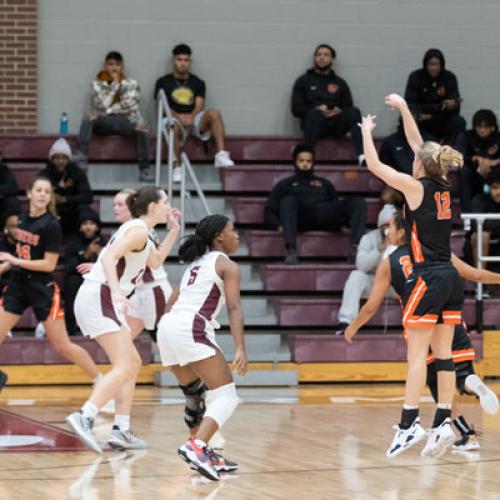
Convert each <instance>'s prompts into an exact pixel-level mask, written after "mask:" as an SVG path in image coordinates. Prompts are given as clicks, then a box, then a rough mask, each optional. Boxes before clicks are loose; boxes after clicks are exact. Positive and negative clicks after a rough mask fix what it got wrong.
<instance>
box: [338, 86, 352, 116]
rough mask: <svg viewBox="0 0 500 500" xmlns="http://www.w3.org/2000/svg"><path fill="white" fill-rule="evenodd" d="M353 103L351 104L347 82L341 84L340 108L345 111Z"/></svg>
mask: <svg viewBox="0 0 500 500" xmlns="http://www.w3.org/2000/svg"><path fill="white" fill-rule="evenodd" d="M352 106H353V102H352V94H351V89H350V88H349V85H347V82H344V81H343V82H342V98H341V99H340V106H339V107H340V108H341V109H346V108H352Z"/></svg>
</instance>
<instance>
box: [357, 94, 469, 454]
mask: <svg viewBox="0 0 500 500" xmlns="http://www.w3.org/2000/svg"><path fill="white" fill-rule="evenodd" d="M386 103H387V104H388V105H389V106H391V107H393V108H397V109H399V110H400V111H401V116H402V118H403V125H404V129H405V133H406V137H407V140H408V143H409V144H410V147H411V148H412V150H413V151H414V153H415V160H414V164H413V177H412V176H410V175H407V174H404V173H401V172H397V171H396V170H394V169H393V168H391V167H389V166H388V165H384V164H383V163H381V162H380V160H379V159H378V155H377V150H376V149H375V144H374V142H373V137H372V131H373V129H374V128H375V122H374V117H373V116H371V115H368V116H366V117H364V118H363V122H362V124H361V125H360V126H361V132H362V135H363V141H364V145H365V156H366V162H367V166H368V169H369V170H370V171H371V172H372V173H373V174H374V175H376V176H377V177H379V178H380V179H381V180H382V181H384V182H385V183H387V184H389V186H391V187H393V188H395V189H398V190H399V191H401V192H402V193H403V195H404V197H405V212H406V217H407V218H408V220H407V228H409V230H410V231H411V238H409V240H410V241H411V258H412V263H413V274H414V276H413V277H412V278H410V279H409V280H408V281H407V282H406V284H405V292H404V297H403V299H404V303H405V304H406V307H405V310H404V314H403V325H404V327H405V329H406V331H407V335H408V375H407V381H406V387H405V401H404V406H403V410H402V414H401V421H400V423H399V426H397V428H396V433H395V436H394V439H393V441H392V443H391V445H390V446H389V449H388V450H387V456H389V457H390V456H394V454H395V453H397V452H398V450H399V449H400V448H402V447H403V448H405V449H408V448H409V447H411V446H413V445H414V444H416V443H418V442H419V441H420V440H421V439H423V438H424V437H425V436H426V432H425V430H424V429H423V427H422V426H421V425H420V418H419V416H418V414H419V401H420V396H421V394H422V392H423V390H424V388H425V380H426V357H427V353H428V351H429V347H430V346H431V347H432V352H433V353H434V356H435V357H436V361H435V363H436V371H437V378H438V395H439V401H438V404H437V409H436V413H435V417H434V422H433V424H432V429H431V431H430V433H429V438H428V440H427V444H426V446H425V447H424V449H423V451H422V456H439V455H441V454H442V453H444V452H445V451H446V449H447V448H448V447H449V446H451V445H452V444H453V441H454V439H455V435H454V433H453V430H452V428H451V407H452V403H453V396H454V392H455V365H454V363H453V359H452V353H451V346H452V340H453V332H454V327H455V325H459V324H460V323H461V322H462V317H461V312H460V311H461V309H462V305H463V301H464V293H463V283H462V281H461V279H460V277H459V276H458V272H457V270H456V269H455V268H454V267H453V265H452V264H451V262H450V257H451V250H450V235H451V229H452V224H451V217H452V214H451V186H450V184H449V183H448V181H447V172H448V170H449V169H451V168H457V167H460V166H462V164H463V159H462V155H461V154H460V153H458V152H457V151H455V150H454V149H452V148H451V147H449V146H440V145H439V144H437V143H434V142H425V143H424V142H423V141H422V137H421V135H420V132H419V130H418V127H417V125H416V123H415V120H414V119H413V116H412V114H411V112H410V110H409V108H408V105H407V104H406V102H405V100H404V99H403V98H401V97H400V96H398V95H396V94H392V95H390V96H388V97H387V98H386Z"/></svg>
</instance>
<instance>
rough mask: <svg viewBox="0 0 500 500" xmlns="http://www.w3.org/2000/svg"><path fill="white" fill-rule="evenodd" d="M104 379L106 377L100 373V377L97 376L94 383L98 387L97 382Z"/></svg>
mask: <svg viewBox="0 0 500 500" xmlns="http://www.w3.org/2000/svg"><path fill="white" fill-rule="evenodd" d="M102 377H104V375H103V374H102V373H99V375H97V377H96V378H95V379H94V380H92V383H93V384H94V385H96V384H97V382H99V381H100V380H101V379H102Z"/></svg>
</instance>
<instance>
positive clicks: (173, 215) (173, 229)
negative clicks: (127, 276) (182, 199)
mask: <svg viewBox="0 0 500 500" xmlns="http://www.w3.org/2000/svg"><path fill="white" fill-rule="evenodd" d="M180 216H181V213H180V211H179V210H178V209H177V208H172V209H171V210H170V214H169V222H170V231H169V232H168V233H167V235H166V236H165V239H164V240H163V241H162V242H161V243H160V244H159V245H158V247H155V248H152V249H151V252H149V256H148V262H147V264H148V266H149V267H152V268H153V269H158V268H160V267H161V266H162V265H163V263H164V262H165V259H166V258H167V257H168V255H169V254H170V251H171V250H172V247H173V246H174V243H175V241H176V240H177V238H178V236H179V232H180V230H181V227H180V225H179V217H180Z"/></svg>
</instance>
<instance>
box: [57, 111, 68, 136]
mask: <svg viewBox="0 0 500 500" xmlns="http://www.w3.org/2000/svg"><path fill="white" fill-rule="evenodd" d="M67 134H68V115H67V113H61V118H60V119H59V135H67Z"/></svg>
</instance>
